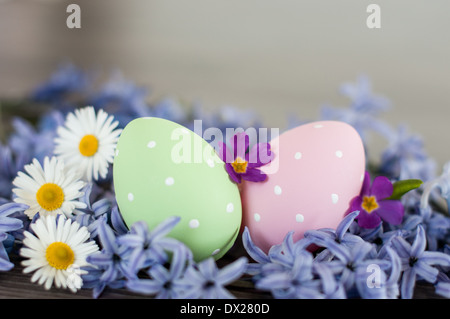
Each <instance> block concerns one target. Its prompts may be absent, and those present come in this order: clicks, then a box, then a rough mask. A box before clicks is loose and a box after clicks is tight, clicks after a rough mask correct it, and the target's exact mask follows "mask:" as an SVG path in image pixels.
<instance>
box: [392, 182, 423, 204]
mask: <svg viewBox="0 0 450 319" xmlns="http://www.w3.org/2000/svg"><path fill="white" fill-rule="evenodd" d="M422 184H423V182H422V181H421V180H420V179H405V180H403V181H398V182H395V183H393V184H392V186H394V191H393V192H392V195H391V197H388V198H386V199H394V200H399V199H400V198H401V197H402V196H403V195H405V194H406V193H407V192H409V191H412V190H413V189H416V188H419V187H420V185H422Z"/></svg>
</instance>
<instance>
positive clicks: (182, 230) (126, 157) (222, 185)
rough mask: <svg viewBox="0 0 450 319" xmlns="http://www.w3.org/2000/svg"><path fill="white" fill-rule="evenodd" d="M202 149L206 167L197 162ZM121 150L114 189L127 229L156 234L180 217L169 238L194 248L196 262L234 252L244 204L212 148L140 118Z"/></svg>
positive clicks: (167, 124)
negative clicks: (143, 226)
mask: <svg viewBox="0 0 450 319" xmlns="http://www.w3.org/2000/svg"><path fill="white" fill-rule="evenodd" d="M198 146H200V151H201V152H202V154H201V162H194V156H195V155H196V154H197V155H198V153H195V152H196V151H198V149H196V148H198ZM117 149H120V156H116V157H115V158H114V163H113V175H114V176H113V177H114V189H115V192H116V199H117V203H118V206H119V210H120V212H121V214H122V217H123V219H124V221H125V223H126V225H127V226H128V227H131V225H132V224H133V223H135V222H137V221H141V220H143V221H145V222H146V223H147V224H148V225H149V227H150V229H153V228H154V227H156V226H157V225H158V224H160V223H161V222H163V221H164V220H166V219H167V218H169V217H172V216H179V217H180V221H179V223H178V224H177V225H176V226H175V227H174V229H173V230H172V231H171V232H170V234H169V236H171V237H173V238H175V239H178V240H180V241H182V242H184V243H185V244H186V245H187V246H189V247H190V249H191V250H192V252H193V254H194V259H195V260H196V261H200V260H203V259H205V258H208V257H210V256H214V258H215V259H219V258H221V257H222V256H223V255H224V254H225V253H226V252H227V251H228V250H229V249H230V248H231V246H232V245H233V244H234V241H235V240H236V238H237V236H238V233H239V229H240V226H241V218H242V205H241V198H240V194H239V190H238V187H237V185H236V184H234V183H233V182H231V180H230V178H229V176H228V173H227V172H226V170H225V168H224V163H223V161H222V160H221V159H220V158H219V157H218V156H217V155H216V154H215V152H214V149H213V147H212V146H211V145H209V144H208V143H207V142H206V141H205V140H204V139H202V138H201V137H200V136H198V135H197V134H195V133H194V132H192V131H191V130H188V129H187V128H185V127H183V126H181V125H179V124H177V123H174V122H172V121H168V120H165V119H159V118H139V119H135V120H133V121H131V122H130V123H129V124H128V125H127V126H126V127H125V129H124V130H123V131H122V134H121V136H120V138H119V141H118V144H117ZM203 154H207V155H203ZM203 157H205V158H203Z"/></svg>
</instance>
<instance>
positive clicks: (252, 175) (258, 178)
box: [240, 168, 267, 182]
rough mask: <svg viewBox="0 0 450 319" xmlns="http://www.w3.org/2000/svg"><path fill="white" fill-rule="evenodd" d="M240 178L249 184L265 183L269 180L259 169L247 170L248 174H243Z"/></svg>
mask: <svg viewBox="0 0 450 319" xmlns="http://www.w3.org/2000/svg"><path fill="white" fill-rule="evenodd" d="M240 176H241V177H242V179H244V180H246V181H249V182H263V181H265V180H266V178H267V175H266V174H265V173H263V172H261V171H260V170H259V169H257V168H247V172H245V173H244V174H241V175H240Z"/></svg>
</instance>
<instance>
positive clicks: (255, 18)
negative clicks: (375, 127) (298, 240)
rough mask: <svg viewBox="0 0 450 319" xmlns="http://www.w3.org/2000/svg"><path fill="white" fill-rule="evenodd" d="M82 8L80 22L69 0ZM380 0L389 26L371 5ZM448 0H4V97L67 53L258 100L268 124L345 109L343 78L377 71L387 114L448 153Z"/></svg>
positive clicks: (225, 99) (184, 92)
mask: <svg viewBox="0 0 450 319" xmlns="http://www.w3.org/2000/svg"><path fill="white" fill-rule="evenodd" d="M70 3H77V4H79V5H80V7H81V29H68V28H67V27H66V18H67V16H68V13H66V7H67V5H68V4H70ZM370 3H377V4H379V5H380V6H381V29H376V30H371V29H368V28H367V27H366V18H367V16H368V13H366V7H367V6H368V5H369V4H370ZM449 16H450V1H448V0H433V1H424V0H395V1H389V0H374V1H365V0H342V1H335V0H327V1H325V0H318V1H313V0H310V1H303V0H277V1H273V0H245V1H242V0H221V1H219V0H190V1H182V0H179V1H176V0H127V1H117V0H84V1H58V0H54V1H51V0H47V1H44V0H40V1H38V0H28V1H27V0H9V1H8V0H0V96H3V97H20V96H21V95H23V94H24V93H26V92H28V91H29V90H30V89H31V88H33V87H35V86H36V85H37V84H38V83H40V82H41V81H43V80H44V79H46V78H47V77H48V75H49V74H50V73H51V72H52V71H53V70H54V69H55V68H56V66H57V65H58V64H59V63H60V62H62V61H65V60H68V61H72V62H74V63H75V64H77V65H79V66H81V67H83V68H96V69H101V70H103V71H104V72H109V71H110V70H113V69H119V70H121V71H122V73H123V74H124V76H125V77H126V78H128V79H130V80H133V81H135V82H136V83H137V84H139V85H144V86H148V87H150V88H151V90H152V96H153V97H162V96H165V95H171V96H177V97H180V98H182V99H184V100H187V101H200V102H201V103H202V104H203V105H204V106H205V107H207V108H211V109H212V108H214V107H218V106H221V105H225V104H230V105H235V106H238V107H242V108H246V109H247V108H252V109H255V110H256V111H257V112H258V113H259V114H261V117H262V118H263V120H264V123H265V124H266V126H271V127H280V128H284V127H285V126H286V125H287V115H288V114H289V113H295V114H297V115H298V116H299V117H300V118H304V119H315V118H317V116H318V111H319V108H320V106H322V105H323V104H325V103H329V104H332V105H336V106H344V105H346V103H347V102H348V101H347V100H346V99H344V98H342V97H341V96H340V95H339V94H338V88H339V85H340V84H341V83H343V82H349V81H350V82H354V81H356V78H357V77H358V75H360V74H361V73H364V74H366V75H368V76H369V77H370V78H371V80H372V83H373V86H374V91H375V92H378V93H380V94H382V95H384V96H386V97H388V98H389V99H390V100H391V101H392V105H393V110H392V111H390V112H389V113H387V114H386V116H385V118H386V120H387V121H389V123H391V124H393V125H397V124H400V123H407V124H408V125H409V127H410V129H411V131H413V132H415V133H418V134H421V135H423V136H424V138H425V142H426V145H427V151H428V153H429V154H430V155H431V156H433V157H434V158H436V159H437V161H438V164H439V170H440V166H441V165H442V164H443V163H445V162H446V161H448V160H450V147H449V144H450V143H449V141H450V126H449V125H448V124H447V123H448V121H449V120H450V97H449V92H450V63H449V58H450V32H449V31H450V18H449Z"/></svg>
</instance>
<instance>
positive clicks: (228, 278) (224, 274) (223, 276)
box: [216, 257, 247, 285]
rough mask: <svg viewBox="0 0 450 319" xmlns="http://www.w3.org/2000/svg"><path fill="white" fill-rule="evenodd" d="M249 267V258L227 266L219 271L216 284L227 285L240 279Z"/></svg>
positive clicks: (240, 259)
mask: <svg viewBox="0 0 450 319" xmlns="http://www.w3.org/2000/svg"><path fill="white" fill-rule="evenodd" d="M246 267H247V258H246V257H241V258H239V259H238V260H236V261H234V262H233V263H231V264H228V265H226V266H225V267H223V268H222V269H220V270H219V273H218V275H217V277H216V282H217V283H220V284H221V285H227V284H229V283H231V282H233V281H235V280H237V279H239V278H240V277H241V276H242V274H243V273H244V271H245V269H246Z"/></svg>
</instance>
